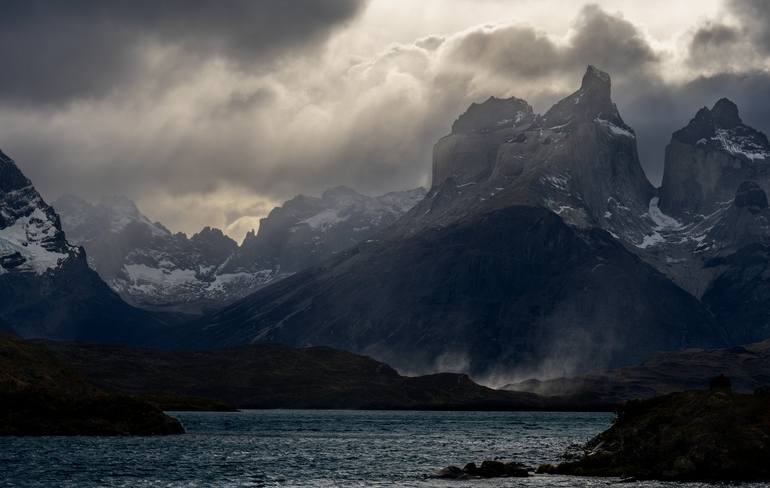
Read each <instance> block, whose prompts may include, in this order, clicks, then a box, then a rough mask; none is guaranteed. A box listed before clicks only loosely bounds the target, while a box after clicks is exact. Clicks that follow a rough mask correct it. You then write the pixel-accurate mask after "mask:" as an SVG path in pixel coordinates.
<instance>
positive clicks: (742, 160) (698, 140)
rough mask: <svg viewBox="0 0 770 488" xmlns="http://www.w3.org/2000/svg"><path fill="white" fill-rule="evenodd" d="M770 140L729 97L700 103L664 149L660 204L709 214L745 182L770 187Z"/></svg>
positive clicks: (678, 211) (678, 212)
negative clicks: (709, 103)
mask: <svg viewBox="0 0 770 488" xmlns="http://www.w3.org/2000/svg"><path fill="white" fill-rule="evenodd" d="M768 162H770V143H768V140H767V136H765V135H764V134H763V133H761V132H759V131H757V130H755V129H753V128H751V127H749V126H747V125H745V124H744V123H743V121H742V120H741V118H740V116H739V114H738V107H737V106H736V105H735V104H734V103H733V102H731V101H730V100H727V99H725V98H723V99H721V100H719V101H718V102H717V103H716V104H715V105H714V107H713V108H712V109H711V110H709V109H707V108H702V109H701V110H700V111H699V112H698V113H697V114H696V115H695V118H694V119H693V120H691V121H690V123H689V124H688V125H687V126H686V127H684V128H683V129H681V130H679V131H677V132H675V133H674V135H673V136H672V138H671V143H670V144H669V145H668V147H667V148H666V165H665V171H664V174H663V185H662V187H661V195H660V208H661V209H662V210H663V211H665V212H666V213H668V214H671V215H673V216H675V217H685V216H694V215H708V214H710V213H712V212H714V211H716V210H718V209H719V208H720V205H721V204H724V202H729V201H730V200H732V198H733V195H734V194H735V192H736V190H737V189H738V187H739V186H740V185H741V183H743V182H744V181H753V182H755V183H756V184H758V185H759V186H760V187H761V188H762V189H763V190H764V191H765V192H767V191H768V190H770V171H769V170H768V164H767V163H768Z"/></svg>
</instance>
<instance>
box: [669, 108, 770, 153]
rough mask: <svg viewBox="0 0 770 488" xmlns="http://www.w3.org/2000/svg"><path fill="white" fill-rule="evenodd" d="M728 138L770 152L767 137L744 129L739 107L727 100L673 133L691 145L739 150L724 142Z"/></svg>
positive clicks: (681, 140) (676, 138)
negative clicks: (736, 139)
mask: <svg viewBox="0 0 770 488" xmlns="http://www.w3.org/2000/svg"><path fill="white" fill-rule="evenodd" d="M729 135H732V136H734V137H735V138H738V139H740V141H738V142H741V141H742V142H745V143H748V144H749V145H751V146H754V149H757V148H763V147H764V148H770V145H769V144H768V140H767V136H765V134H763V133H761V132H759V131H757V130H755V129H753V128H751V127H749V126H747V125H745V124H744V123H743V120H741V117H740V112H739V110H738V106H737V105H736V104H735V103H734V102H733V101H731V100H729V99H727V98H722V99H720V100H719V101H717V102H716V103H715V104H714V106H713V107H712V108H711V109H710V110H709V109H708V108H707V107H703V108H702V109H700V110H699V111H698V113H696V114H695V117H694V118H693V119H692V120H691V121H690V122H689V123H688V124H687V125H686V126H685V127H684V128H682V129H680V130H678V131H676V132H674V135H673V139H674V140H676V141H679V142H683V143H685V144H690V145H702V146H708V145H709V144H710V145H711V146H713V147H715V148H717V149H720V148H721V149H725V150H728V151H730V150H731V149H740V148H738V147H737V146H736V145H735V144H730V143H731V142H735V141H731V140H727V139H726V136H729ZM712 142H713V143H712ZM739 145H741V144H738V146H739ZM732 146H736V147H732ZM752 159H754V158H752Z"/></svg>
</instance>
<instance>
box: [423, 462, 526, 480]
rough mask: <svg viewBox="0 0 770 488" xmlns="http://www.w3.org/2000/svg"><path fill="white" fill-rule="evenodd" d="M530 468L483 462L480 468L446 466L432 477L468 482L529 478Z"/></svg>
mask: <svg viewBox="0 0 770 488" xmlns="http://www.w3.org/2000/svg"><path fill="white" fill-rule="evenodd" d="M530 471H534V470H533V469H532V468H528V467H527V466H525V465H523V464H521V463H517V462H504V461H497V460H495V461H484V462H482V463H481V466H476V463H468V464H466V465H465V467H463V468H462V469H461V468H458V467H457V466H448V467H446V468H444V469H442V470H440V471H438V472H436V473H435V474H434V475H433V477H434V478H440V479H451V480H468V479H480V478H526V477H528V476H530V474H529V473H530Z"/></svg>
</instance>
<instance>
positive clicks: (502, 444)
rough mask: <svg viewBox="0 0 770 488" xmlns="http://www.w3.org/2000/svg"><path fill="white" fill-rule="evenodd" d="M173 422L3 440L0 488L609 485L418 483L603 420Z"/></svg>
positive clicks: (196, 416)
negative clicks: (118, 431)
mask: <svg viewBox="0 0 770 488" xmlns="http://www.w3.org/2000/svg"><path fill="white" fill-rule="evenodd" d="M172 415H174V416H175V417H177V418H179V419H180V420H181V421H182V422H183V423H184V425H185V428H186V429H187V431H188V433H187V434H185V435H182V436H170V437H130V438H87V437H78V438H66V437H49V438H0V486H2V487H5V486H23V487H27V486H29V487H46V488H48V487H78V488H83V487H166V486H169V487H249V486H255V487H263V486H264V487H313V488H323V487H415V488H435V487H451V488H466V487H483V488H487V487H520V486H521V487H524V486H527V487H603V486H611V485H615V484H616V483H617V480H604V479H587V478H571V477H561V476H545V475H544V476H535V477H532V478H526V479H497V480H478V481H477V480H472V481H446V480H434V479H428V478H426V475H429V474H431V473H432V472H434V471H435V470H437V469H439V468H442V467H444V466H447V465H450V464H455V465H459V466H462V465H464V464H465V463H467V462H470V461H476V462H479V461H482V460H484V459H493V458H495V457H497V456H502V457H505V458H509V459H513V460H517V461H521V462H524V463H527V464H530V465H533V466H537V465H538V464H540V463H543V462H554V461H558V459H559V456H560V454H561V453H562V452H563V451H564V449H565V447H567V446H568V445H569V444H570V443H574V442H583V441H585V440H587V439H589V438H590V437H592V436H594V435H595V434H597V433H599V432H601V431H602V430H604V429H606V428H607V427H608V426H609V425H610V423H611V421H612V415H611V414H606V413H528V412H516V413H502V412H355V411H286V410H268V411H245V412H237V413H172ZM620 486H623V487H634V486H640V487H641V486H644V487H653V486H691V487H692V486H699V485H697V484H689V485H683V484H667V483H657V482H647V483H629V484H623V485H620ZM742 486H744V487H748V486H751V485H742ZM755 486H759V485H755Z"/></svg>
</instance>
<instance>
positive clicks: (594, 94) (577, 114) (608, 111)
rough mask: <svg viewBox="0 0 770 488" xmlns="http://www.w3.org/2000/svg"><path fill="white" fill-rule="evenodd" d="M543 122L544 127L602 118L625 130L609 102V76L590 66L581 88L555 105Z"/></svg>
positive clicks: (610, 100) (610, 88)
mask: <svg viewBox="0 0 770 488" xmlns="http://www.w3.org/2000/svg"><path fill="white" fill-rule="evenodd" d="M543 119H544V122H545V124H546V125H547V126H554V125H561V124H566V123H569V122H572V121H575V122H591V121H593V120H595V119H602V120H607V121H609V122H612V123H614V124H618V125H622V126H624V127H625V123H623V120H622V119H621V117H620V113H619V112H618V109H617V107H616V106H615V104H614V103H613V102H612V80H611V79H610V75H609V74H608V73H605V72H604V71H602V70H600V69H598V68H596V67H594V66H590V65H589V66H588V68H587V69H586V72H585V74H584V75H583V81H582V83H581V85H580V89H579V90H578V91H576V92H575V93H573V94H572V95H570V96H568V97H566V98H564V99H562V100H561V101H559V102H558V103H557V104H556V105H554V106H553V107H552V108H551V109H550V110H549V111H548V112H546V114H545V115H544V116H543Z"/></svg>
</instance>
